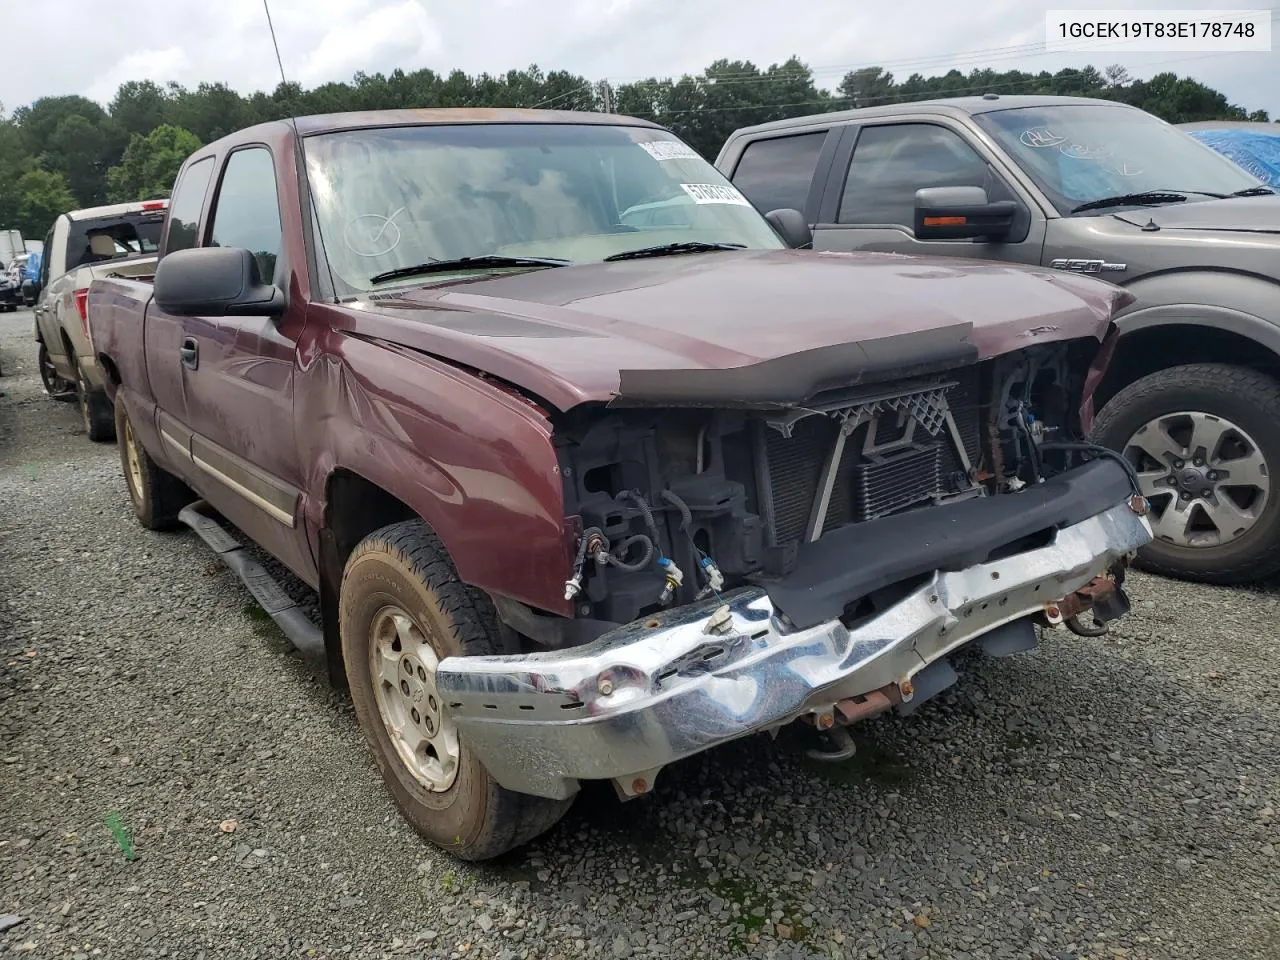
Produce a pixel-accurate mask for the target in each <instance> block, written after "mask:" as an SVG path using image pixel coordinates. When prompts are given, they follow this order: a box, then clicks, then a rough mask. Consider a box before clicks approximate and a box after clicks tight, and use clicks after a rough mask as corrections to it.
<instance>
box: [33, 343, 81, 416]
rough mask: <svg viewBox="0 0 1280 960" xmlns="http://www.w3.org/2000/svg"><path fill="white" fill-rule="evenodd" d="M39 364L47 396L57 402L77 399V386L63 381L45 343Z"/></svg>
mask: <svg viewBox="0 0 1280 960" xmlns="http://www.w3.org/2000/svg"><path fill="white" fill-rule="evenodd" d="M37 363H38V364H39V366H40V383H41V384H42V385H43V386H44V392H45V394H46V395H48V396H50V397H52V398H53V399H55V400H63V401H68V400H75V399H76V391H75V384H73V383H71V381H69V380H63V379H62V377H60V376H59V375H58V371H57V370H55V369H54V366H53V361H52V360H50V359H49V348H48V347H46V346H45V345H44V343H43V342H41V344H40V352H39V354H38V355H37Z"/></svg>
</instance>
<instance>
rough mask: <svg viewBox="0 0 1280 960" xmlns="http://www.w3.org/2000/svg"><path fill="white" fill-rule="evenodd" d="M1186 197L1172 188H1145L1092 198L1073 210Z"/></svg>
mask: <svg viewBox="0 0 1280 960" xmlns="http://www.w3.org/2000/svg"><path fill="white" fill-rule="evenodd" d="M1195 192H1196V191H1195V190H1188V191H1187V193H1195ZM1186 199H1187V197H1186V194H1183V193H1174V192H1173V191H1171V190H1145V191H1143V192H1142V193H1122V194H1121V195H1120V196H1118V197H1103V198H1102V199H1101V200H1090V201H1089V202H1088V203H1082V204H1080V206H1078V207H1072V208H1071V212H1072V213H1081V212H1083V211H1085V210H1101V209H1102V208H1103V207H1126V206H1129V205H1130V204H1133V205H1134V206H1141V205H1143V204H1148V203H1182V202H1183V201H1184V200H1186Z"/></svg>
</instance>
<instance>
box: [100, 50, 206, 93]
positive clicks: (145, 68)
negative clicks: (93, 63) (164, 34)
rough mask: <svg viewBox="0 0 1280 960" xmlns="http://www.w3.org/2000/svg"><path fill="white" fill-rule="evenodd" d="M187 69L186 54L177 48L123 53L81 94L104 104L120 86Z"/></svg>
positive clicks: (175, 74)
mask: <svg viewBox="0 0 1280 960" xmlns="http://www.w3.org/2000/svg"><path fill="white" fill-rule="evenodd" d="M189 66H190V64H189V61H188V60H187V54H186V52H185V51H184V50H183V49H182V48H181V47H166V48H164V49H163V50H138V51H134V52H131V53H126V54H125V55H124V56H123V57H121V58H120V59H119V60H118V61H117V62H116V63H114V64H112V65H111V66H110V67H109V68H108V69H107V71H106V72H105V73H103V74H102V75H101V76H99V77H97V78H96V79H95V80H94V81H93V82H92V83H91V84H90V85H89V86H88V87H86V88H85V89H84V90H83V91H81V92H83V93H84V95H85V96H86V97H88V98H89V99H90V100H97V101H98V102H99V103H104V104H105V103H109V102H110V101H111V98H112V97H114V96H115V95H116V90H117V89H118V88H119V86H120V84H122V83H125V82H127V81H129V80H140V79H143V78H145V77H157V76H164V77H170V76H174V77H176V76H180V75H182V74H183V73H185V72H186V71H187V70H188V68H189Z"/></svg>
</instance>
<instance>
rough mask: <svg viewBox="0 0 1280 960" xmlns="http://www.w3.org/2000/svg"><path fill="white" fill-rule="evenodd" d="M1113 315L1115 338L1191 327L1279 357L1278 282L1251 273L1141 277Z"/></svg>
mask: <svg viewBox="0 0 1280 960" xmlns="http://www.w3.org/2000/svg"><path fill="white" fill-rule="evenodd" d="M1125 289H1127V290H1128V291H1130V292H1131V293H1133V294H1134V296H1135V297H1136V300H1135V301H1134V303H1132V304H1131V305H1130V306H1129V307H1127V308H1126V309H1123V310H1121V311H1119V312H1118V313H1117V314H1116V317H1115V324H1116V327H1117V328H1118V329H1119V331H1120V333H1121V335H1122V336H1123V335H1124V334H1128V333H1132V332H1135V331H1138V330H1144V329H1146V328H1148V327H1158V326H1166V325H1170V324H1183V325H1185V324H1197V325H1201V326H1206V327H1212V328H1214V329H1218V330H1224V331H1227V332H1229V333H1234V334H1237V335H1238V336H1241V337H1245V338H1247V339H1249V340H1253V341H1254V342H1256V343H1257V344H1259V345H1260V346H1263V347H1265V348H1267V349H1268V350H1270V351H1271V352H1272V353H1274V354H1276V355H1277V356H1280V283H1278V282H1276V281H1274V280H1269V279H1267V278H1264V277H1259V276H1256V275H1254V274H1246V273H1232V272H1227V271H1220V270H1194V271H1181V272H1178V273H1170V274H1158V275H1155V276H1149V277H1143V278H1141V279H1139V280H1136V281H1134V282H1133V283H1130V284H1127V285H1126V287H1125Z"/></svg>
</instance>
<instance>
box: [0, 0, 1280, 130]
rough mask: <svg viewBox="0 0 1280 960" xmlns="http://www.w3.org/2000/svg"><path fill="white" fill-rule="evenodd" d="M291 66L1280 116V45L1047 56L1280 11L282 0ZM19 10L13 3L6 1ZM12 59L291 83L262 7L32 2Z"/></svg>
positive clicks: (321, 76)
mask: <svg viewBox="0 0 1280 960" xmlns="http://www.w3.org/2000/svg"><path fill="white" fill-rule="evenodd" d="M270 2H271V8H272V15H273V17H274V18H275V24H276V31H277V33H278V35H279V39H280V47H281V53H282V55H283V57H284V64H285V69H286V70H287V71H288V73H289V78H290V79H291V80H297V81H300V82H301V83H302V84H303V85H305V86H308V87H310V86H313V85H315V84H317V83H323V82H325V81H328V80H349V79H350V78H351V76H352V74H354V73H355V72H356V71H357V70H364V71H366V72H369V73H374V72H384V73H389V72H390V71H392V70H394V69H395V68H397V67H400V68H403V69H404V70H406V71H410V70H415V69H419V68H422V67H430V68H432V69H434V70H436V71H439V72H447V71H449V70H451V69H453V68H461V69H463V70H465V71H467V72H468V73H479V72H482V71H489V72H492V73H496V72H503V71H505V70H507V69H510V68H513V67H525V66H528V65H529V64H531V63H537V64H538V65H539V66H541V67H542V68H543V69H545V70H552V69H565V70H570V71H572V72H575V73H579V74H583V75H585V76H586V77H588V78H589V79H593V80H594V79H600V78H605V77H607V78H608V79H610V80H613V81H616V82H626V81H628V80H633V79H639V78H642V77H646V76H654V75H656V76H666V75H671V74H679V73H682V72H696V71H698V70H700V69H701V68H703V67H705V66H706V65H707V64H709V63H710V62H711V61H713V60H715V59H717V58H720V57H726V58H729V59H734V60H737V59H743V60H752V61H754V62H755V63H756V64H757V65H759V66H767V65H768V64H770V63H774V62H779V61H782V60H785V59H786V58H787V57H788V56H790V55H791V54H793V53H794V54H797V55H798V56H799V57H800V58H801V59H802V60H804V61H805V62H807V63H808V64H809V65H810V66H811V67H812V68H813V69H814V71H815V74H816V79H817V81H818V83H819V84H820V85H822V86H827V87H831V86H834V85H835V84H836V83H838V82H839V80H840V77H841V76H843V74H844V73H845V72H846V71H847V70H849V69H852V68H856V67H862V66H868V65H884V66H886V67H887V68H888V69H890V70H891V71H892V72H893V73H894V74H895V75H896V76H897V77H898V79H900V80H901V79H905V78H906V77H907V75H909V74H910V73H913V72H920V73H923V74H926V75H929V74H933V73H941V72H945V71H946V70H947V69H949V68H950V67H953V66H954V67H956V68H957V69H959V70H961V71H964V72H968V71H969V70H971V69H973V68H974V67H975V66H979V67H980V66H990V67H992V68H994V69H1013V68H1017V69H1022V70H1041V69H1045V70H1057V69H1060V68H1061V67H1064V66H1084V65H1085V64H1088V63H1093V64H1095V65H1096V66H1098V67H1099V68H1102V67H1104V66H1105V65H1106V64H1108V63H1112V62H1121V63H1123V64H1124V65H1125V66H1127V67H1128V68H1129V70H1130V72H1131V73H1132V74H1134V75H1135V76H1137V77H1148V76H1150V75H1151V74H1153V73H1157V72H1160V71H1164V70H1172V71H1175V72H1177V73H1179V74H1184V75H1187V74H1189V75H1191V76H1193V77H1195V78H1196V79H1198V80H1200V81H1202V82H1204V83H1206V84H1209V85H1210V86H1213V87H1216V88H1218V89H1220V90H1222V91H1223V92H1224V93H1225V94H1226V95H1227V96H1228V98H1229V99H1230V100H1231V101H1232V102H1234V103H1238V104H1240V105H1241V106H1244V107H1246V108H1248V109H1251V110H1253V109H1259V108H1261V109H1265V110H1268V111H1270V113H1271V115H1272V116H1273V117H1275V116H1277V115H1280V47H1276V46H1275V44H1273V51H1272V52H1270V53H1233V54H1205V53H1186V52H1166V53H1148V54H1120V53H1115V52H1110V51H1109V52H1106V53H1095V54H1088V53H1077V54H1052V55H1049V54H1045V53H1044V52H1043V44H1044V38H1045V25H1044V24H1045V21H1044V14H1045V11H1046V10H1048V9H1073V8H1083V9H1097V8H1099V7H1107V6H1110V7H1112V8H1115V7H1125V8H1129V9H1133V10H1135V11H1138V10H1141V9H1146V10H1153V9H1173V8H1185V9H1189V10H1195V9H1199V10H1204V9H1207V8H1217V9H1241V8H1244V9H1250V8H1252V9H1261V8H1275V7H1280V0H1251V2H1250V0H1193V2H1190V3H1188V2H1186V0H1163V2H1159V0H1157V2H1155V3H1143V2H1132V3H1127V4H1122V3H1119V2H1117V0H1110V2H1109V3H1108V2H1101V0H1092V2H1090V0H1084V2H1073V0H1051V2H1047V3H1046V2H1039V0H980V2H972V0H971V2H955V0H898V2H895V3H883V2H869V0H861V2H858V0H805V2H803V3H786V2H783V0H470V2H461V0H450V2H445V0H270ZM7 5H8V4H7V3H6V4H5V6H7ZM6 25H7V27H8V30H9V32H8V34H7V39H6V41H5V45H4V52H3V54H2V55H0V63H2V64H3V65H2V66H0V103H3V104H4V106H5V108H6V109H7V110H9V111H12V110H13V108H14V107H17V106H19V105H22V104H25V103H30V102H31V101H32V100H34V99H36V98H37V97H41V96H47V95H53V94H68V93H78V94H84V95H87V96H89V97H92V98H94V99H96V100H99V101H102V102H103V103H105V102H107V101H108V100H109V99H110V98H111V96H112V95H113V94H114V92H115V89H116V87H117V86H118V85H119V84H120V83H121V82H122V81H125V80H139V79H145V78H149V79H152V80H156V81H158V82H161V83H164V82H167V81H169V80H176V81H178V82H179V83H182V84H184V85H187V86H195V85H196V84H197V83H199V82H201V81H205V80H207V81H222V82H224V83H226V84H228V85H229V86H231V87H233V88H235V89H237V90H240V91H242V92H251V91H253V90H259V89H263V90H270V89H272V88H273V87H274V86H275V84H276V83H277V81H278V79H279V75H278V72H277V67H276V63H275V57H274V54H273V52H272V49H271V40H270V36H269V34H268V32H267V29H266V21H265V18H264V15H263V10H262V0H111V2H103V0H46V2H44V3H28V4H21V5H15V8H14V9H11V10H9V11H8V12H7V13H6ZM1273 29H1274V32H1275V33H1277V34H1280V26H1277V25H1276V24H1274V23H1273Z"/></svg>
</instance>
